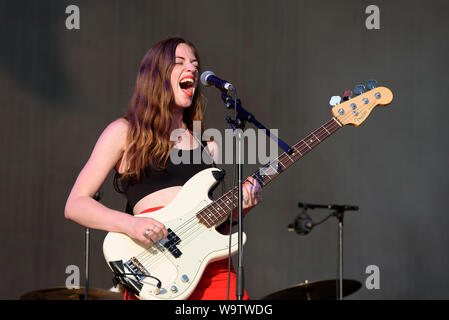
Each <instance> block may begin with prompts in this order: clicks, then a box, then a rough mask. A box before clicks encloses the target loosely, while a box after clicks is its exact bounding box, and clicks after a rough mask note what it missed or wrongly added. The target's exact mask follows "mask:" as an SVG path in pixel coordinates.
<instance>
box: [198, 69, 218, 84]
mask: <svg viewBox="0 0 449 320" xmlns="http://www.w3.org/2000/svg"><path fill="white" fill-rule="evenodd" d="M209 76H215V73H213V72H212V71H204V72H203V73H202V74H201V77H200V81H201V83H202V84H203V85H205V86H209V85H210V84H209V83H207V78H208V77H209Z"/></svg>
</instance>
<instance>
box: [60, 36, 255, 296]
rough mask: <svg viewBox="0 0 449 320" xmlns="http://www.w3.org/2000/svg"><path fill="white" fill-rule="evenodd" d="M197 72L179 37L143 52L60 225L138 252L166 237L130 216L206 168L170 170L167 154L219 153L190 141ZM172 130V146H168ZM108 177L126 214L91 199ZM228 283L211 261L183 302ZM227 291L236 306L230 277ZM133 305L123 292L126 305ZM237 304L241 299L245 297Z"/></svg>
mask: <svg viewBox="0 0 449 320" xmlns="http://www.w3.org/2000/svg"><path fill="white" fill-rule="evenodd" d="M199 66H200V64H199V57H198V53H197V50H196V49H195V47H194V46H193V45H192V44H191V43H189V42H187V41H185V40H183V39H181V38H170V39H166V40H163V41H160V42H159V43H157V44H156V45H154V46H153V47H152V48H151V49H150V50H149V51H148V52H147V54H146V55H145V57H144V58H143V61H142V63H141V65H140V68H139V73H138V76H137V81H136V86H135V90H134V94H133V96H132V99H131V102H130V104H129V107H128V110H127V113H126V115H125V116H124V117H122V118H119V119H117V120H115V121H113V122H112V123H110V124H109V125H108V126H107V127H106V129H105V130H104V131H103V133H102V134H101V136H100V138H99V139H98V141H97V143H96V145H95V147H94V149H93V151H92V154H91V156H90V158H89V160H88V161H87V163H86V164H85V166H84V167H83V169H82V170H81V172H80V174H79V176H78V178H77V180H76V182H75V184H74V186H73V188H72V190H71V192H70V195H69V197H68V199H67V203H66V207H65V217H66V218H67V219H70V220H73V221H75V222H77V223H79V224H81V225H83V226H85V227H88V228H92V229H99V230H105V231H109V232H120V233H124V234H126V235H128V236H129V237H130V238H132V239H135V240H137V241H139V242H141V243H143V244H145V245H150V243H152V242H156V241H158V240H161V239H163V238H166V237H167V229H166V227H165V226H164V225H163V224H162V223H161V222H159V221H157V220H156V219H153V218H149V217H146V218H143V217H136V215H138V214H140V213H144V212H151V211H155V210H158V209H160V208H162V207H164V206H166V205H167V204H169V203H170V202H171V201H172V200H173V199H174V198H175V197H176V195H177V193H178V192H179V191H180V190H181V188H182V185H183V184H184V183H185V182H186V181H187V180H189V179H190V178H191V177H192V176H193V175H195V174H196V173H198V172H200V171H201V170H203V169H206V168H209V167H210V163H211V161H210V162H209V164H207V163H205V162H201V163H195V164H184V163H181V164H177V165H175V164H173V163H172V161H170V153H171V152H178V153H187V154H188V155H187V156H189V155H190V154H191V153H192V152H193V150H195V149H197V148H202V149H205V150H207V154H209V155H210V156H211V157H212V158H216V155H217V154H218V145H217V144H216V143H215V142H213V141H208V142H206V143H201V141H199V139H195V137H194V136H193V121H201V123H202V120H203V111H202V110H203V107H204V106H203V105H202V99H201V92H200V90H199V88H198V87H197V85H198V78H199V70H198V69H199ZM201 127H203V126H201ZM201 129H202V128H201ZM174 130H177V131H176V132H177V133H178V134H177V139H176V141H171V140H170V137H171V134H172V132H173V131H174ZM214 154H215V156H214ZM184 155H185V154H184ZM215 160H216V159H215ZM202 161H203V160H202ZM111 170H114V171H115V179H114V182H115V183H114V185H115V187H116V190H117V191H119V192H121V193H124V195H125V196H126V198H127V208H126V212H120V211H117V210H113V209H110V208H107V207H105V206H104V205H102V204H100V203H99V202H97V201H95V200H94V199H93V198H92V197H93V196H94V194H95V193H96V192H97V191H98V190H99V189H100V187H101V186H102V184H103V183H104V181H105V179H106V177H107V176H108V175H109V173H110V172H111ZM243 199H244V205H243V212H244V214H246V213H247V212H248V210H249V209H250V208H252V207H253V206H255V205H257V204H258V203H259V202H260V201H261V188H260V185H259V184H258V183H257V181H256V180H254V179H248V181H247V182H246V183H245V184H244V189H243ZM234 216H235V218H236V211H235V212H234ZM227 284H228V262H227V259H223V260H219V261H216V262H212V263H210V264H209V265H208V266H207V268H206V270H205V272H204V273H203V275H202V278H201V280H200V282H199V284H198V286H197V287H196V289H195V291H194V292H193V294H192V295H191V296H190V297H189V299H195V300H199V299H208V300H210V299H214V300H223V299H226V293H227ZM230 284H231V287H230V293H231V294H230V298H231V299H232V298H234V299H235V296H234V292H235V273H234V272H231V281H230ZM134 298H135V297H134V295H133V294H131V293H129V292H127V291H125V299H134ZM244 298H246V299H248V296H247V294H246V292H245V296H244Z"/></svg>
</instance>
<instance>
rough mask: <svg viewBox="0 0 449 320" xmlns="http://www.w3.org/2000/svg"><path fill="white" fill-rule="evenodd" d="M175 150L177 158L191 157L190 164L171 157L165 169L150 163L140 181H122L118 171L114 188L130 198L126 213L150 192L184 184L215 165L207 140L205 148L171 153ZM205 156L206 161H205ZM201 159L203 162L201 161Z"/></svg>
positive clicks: (131, 211) (204, 144)
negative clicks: (176, 162) (175, 160)
mask: <svg viewBox="0 0 449 320" xmlns="http://www.w3.org/2000/svg"><path fill="white" fill-rule="evenodd" d="M201 149H206V150H207V151H205V152H202V151H203V150H201ZM173 152H177V153H178V154H177V157H176V159H189V161H190V162H189V164H185V163H183V162H181V163H180V164H174V163H173V162H172V161H171V159H170V158H169V159H168V160H167V165H166V168H165V169H157V168H154V167H152V166H150V165H149V166H148V167H146V168H145V170H144V172H143V174H142V175H141V178H140V181H137V180H136V179H123V180H121V181H120V180H119V178H120V176H121V175H120V174H119V173H118V172H116V174H115V176H114V188H115V190H116V191H117V192H119V193H123V194H124V195H125V196H126V199H127V200H128V201H127V203H126V210H125V211H126V213H129V214H133V208H134V206H135V205H136V204H137V202H139V200H141V199H143V198H144V197H145V196H147V195H149V194H150V193H153V192H155V191H158V190H161V189H165V188H169V187H174V186H182V185H184V184H185V183H186V182H187V180H189V179H190V178H191V177H193V176H194V175H195V174H196V173H198V172H200V171H202V170H204V169H207V168H210V167H211V166H214V164H213V161H212V159H211V158H210V157H209V150H208V148H207V143H206V142H203V148H201V146H198V147H197V148H195V149H193V150H182V149H177V148H172V149H171V153H173ZM202 154H204V155H202ZM203 157H204V158H205V160H206V162H204V161H203ZM194 160H196V161H194ZM200 161H201V163H199V162H200Z"/></svg>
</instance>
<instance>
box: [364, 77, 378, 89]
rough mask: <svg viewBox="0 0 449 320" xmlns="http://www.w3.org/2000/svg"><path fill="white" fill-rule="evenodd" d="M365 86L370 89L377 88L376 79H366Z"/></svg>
mask: <svg viewBox="0 0 449 320" xmlns="http://www.w3.org/2000/svg"><path fill="white" fill-rule="evenodd" d="M366 88H367V89H368V90H372V89H374V88H377V81H376V80H374V79H371V80H368V81H367V82H366Z"/></svg>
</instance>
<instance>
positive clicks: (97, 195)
mask: <svg viewBox="0 0 449 320" xmlns="http://www.w3.org/2000/svg"><path fill="white" fill-rule="evenodd" d="M102 196H103V193H102V192H101V190H100V191H98V192H97V193H95V195H94V196H93V199H94V200H96V201H98V202H100V200H101V198H102ZM89 240H90V231H89V228H86V233H85V247H84V263H85V272H86V280H85V281H86V282H85V285H84V300H89Z"/></svg>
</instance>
